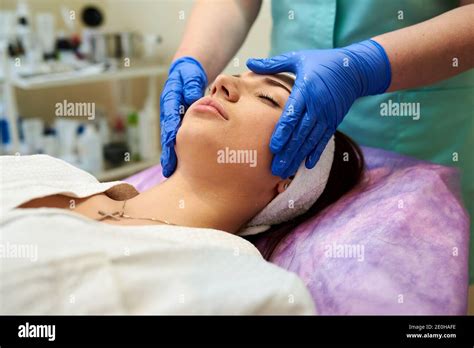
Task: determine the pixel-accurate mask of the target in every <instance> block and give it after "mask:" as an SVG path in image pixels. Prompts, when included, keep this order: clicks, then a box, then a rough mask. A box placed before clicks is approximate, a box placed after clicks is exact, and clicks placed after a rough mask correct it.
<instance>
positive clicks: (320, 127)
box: [283, 122, 327, 177]
mask: <svg viewBox="0 0 474 348" xmlns="http://www.w3.org/2000/svg"><path fill="white" fill-rule="evenodd" d="M326 129H327V126H326V124H324V123H323V122H317V123H316V125H315V126H314V127H313V129H312V130H311V132H310V134H309V135H308V137H307V138H306V139H304V141H303V142H302V143H301V146H300V147H299V148H298V150H297V152H296V155H295V156H294V158H293V161H292V162H291V163H290V165H289V166H288V169H287V170H286V171H284V172H283V176H284V177H289V176H291V175H294V174H295V173H296V171H297V170H298V168H299V167H300V165H301V163H303V161H304V160H305V158H306V157H307V156H308V155H309V154H310V153H311V151H312V150H313V149H314V148H316V146H317V145H318V143H319V142H320V140H321V138H322V137H323V136H324V133H325V131H326Z"/></svg>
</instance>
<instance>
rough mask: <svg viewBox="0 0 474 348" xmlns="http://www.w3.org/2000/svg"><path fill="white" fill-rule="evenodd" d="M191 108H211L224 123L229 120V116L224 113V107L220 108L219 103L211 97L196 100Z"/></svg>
mask: <svg viewBox="0 0 474 348" xmlns="http://www.w3.org/2000/svg"><path fill="white" fill-rule="evenodd" d="M193 106H208V107H210V108H213V109H215V110H216V111H217V113H219V115H221V117H222V118H223V119H225V120H226V121H228V120H229V115H228V114H227V112H226V111H225V109H224V107H223V106H222V104H221V103H219V102H218V101H217V100H215V99H213V98H211V97H204V98H202V99H200V100H198V101H197V102H196V103H194V104H193Z"/></svg>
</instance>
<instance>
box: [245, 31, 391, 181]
mask: <svg viewBox="0 0 474 348" xmlns="http://www.w3.org/2000/svg"><path fill="white" fill-rule="evenodd" d="M247 66H248V68H249V69H250V70H252V71H253V72H255V73H257V74H277V73H281V72H292V73H294V74H296V80H295V84H294V86H293V89H292V92H291V95H290V96H289V98H288V101H287V102H286V105H285V108H284V110H283V113H282V116H281V118H280V120H279V121H278V123H277V125H276V127H275V130H274V132H273V135H272V139H271V141H270V150H271V151H272V152H273V153H274V154H275V156H274V158H273V161H272V173H273V174H274V175H278V176H281V177H282V178H287V177H289V176H291V175H294V174H295V173H296V171H297V170H298V167H299V165H300V164H301V162H302V161H303V160H304V159H305V158H306V162H305V165H306V167H307V168H308V169H310V168H313V167H314V166H315V165H316V163H317V161H318V160H319V158H320V156H321V153H322V152H323V150H324V148H325V147H326V145H327V143H328V141H329V139H330V138H331V136H332V135H333V134H334V133H335V132H336V128H337V127H338V126H339V124H340V123H341V122H342V120H343V118H344V116H345V115H346V114H347V112H348V111H349V108H350V107H351V106H352V104H353V103H354V101H355V100H356V99H357V98H359V97H362V96H366V95H374V94H380V93H384V92H385V91H386V90H387V89H388V87H389V85H390V81H391V69H390V62H389V60H388V57H387V55H386V53H385V51H384V49H383V47H382V46H380V44H378V43H377V42H376V41H374V40H366V41H362V42H360V43H356V44H353V45H350V46H347V47H344V48H336V49H328V50H303V51H296V52H289V53H285V54H282V55H279V56H275V57H272V58H268V59H249V60H248V61H247Z"/></svg>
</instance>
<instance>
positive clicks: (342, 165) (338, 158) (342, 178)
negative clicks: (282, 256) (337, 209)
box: [244, 131, 365, 260]
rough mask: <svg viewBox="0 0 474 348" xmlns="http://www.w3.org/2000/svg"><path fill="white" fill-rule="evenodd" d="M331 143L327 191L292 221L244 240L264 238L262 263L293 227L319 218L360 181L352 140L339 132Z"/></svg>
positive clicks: (360, 156) (361, 162)
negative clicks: (333, 147) (332, 144)
mask: <svg viewBox="0 0 474 348" xmlns="http://www.w3.org/2000/svg"><path fill="white" fill-rule="evenodd" d="M334 142H335V149H334V160H333V163H332V167H331V171H330V172H329V178H328V182H327V184H326V188H325V189H324V191H323V193H322V194H321V196H320V197H319V198H318V200H317V201H316V202H315V203H314V204H313V205H312V206H311V208H309V210H308V211H307V212H306V213H304V214H302V215H300V216H297V217H296V218H294V219H293V220H290V221H286V222H283V223H281V224H279V225H274V226H272V227H271V228H270V229H269V230H268V231H265V232H263V233H260V234H257V235H251V236H246V237H244V238H245V239H247V240H248V241H250V242H251V243H253V244H255V243H256V242H258V241H259V240H260V239H262V238H266V241H265V248H264V253H263V257H264V258H265V260H269V259H270V257H271V256H272V254H273V252H274V251H275V249H276V247H277V246H278V244H280V242H282V241H283V239H284V238H285V237H286V236H287V235H288V234H289V233H290V232H291V231H292V230H293V229H294V228H295V227H297V226H298V225H299V224H301V223H303V222H305V221H306V220H308V219H309V218H312V217H314V216H316V215H317V214H319V213H320V212H321V211H323V210H324V209H325V208H326V207H328V206H329V205H330V204H332V203H334V202H336V201H337V200H338V199H339V198H341V197H342V196H343V195H344V194H345V193H347V192H348V191H350V190H351V189H352V188H353V187H354V186H356V185H357V184H358V183H359V182H360V181H361V179H362V176H363V172H364V168H365V162H364V155H363V153H362V150H361V149H360V148H359V146H358V145H357V144H356V143H355V142H354V141H353V140H352V139H351V138H349V137H348V136H347V135H345V134H344V133H341V132H339V131H336V133H335V135H334Z"/></svg>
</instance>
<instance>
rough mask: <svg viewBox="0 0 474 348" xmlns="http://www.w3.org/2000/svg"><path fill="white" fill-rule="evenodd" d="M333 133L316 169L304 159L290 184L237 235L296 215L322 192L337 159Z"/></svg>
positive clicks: (264, 227) (245, 234)
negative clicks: (310, 167) (335, 157)
mask: <svg viewBox="0 0 474 348" xmlns="http://www.w3.org/2000/svg"><path fill="white" fill-rule="evenodd" d="M334 148H335V144H334V136H332V137H331V139H329V142H328V144H327V145H326V147H325V148H324V151H323V153H322V154H321V157H320V159H319V161H318V163H317V164H316V166H315V167H314V168H313V169H307V168H306V166H305V163H304V162H305V161H303V163H301V165H300V167H299V168H298V171H297V172H296V174H295V177H294V179H293V180H292V181H291V183H290V185H289V186H288V188H287V189H286V190H285V191H283V192H282V193H280V194H278V195H277V196H276V197H275V198H274V199H273V200H272V201H271V202H270V203H268V205H267V206H266V207H265V208H263V210H262V211H260V212H259V213H258V214H257V215H256V216H254V218H253V219H252V220H250V221H249V222H248V223H247V225H246V226H245V227H244V228H242V229H241V230H240V231H239V232H237V235H239V236H248V235H251V234H257V233H260V232H264V231H266V230H268V229H269V228H270V226H271V225H276V224H279V223H282V222H285V221H289V220H291V219H294V218H295V217H297V216H299V215H301V214H304V213H305V212H307V211H308V209H309V208H310V207H311V206H312V205H313V204H314V203H315V202H316V200H317V199H318V198H319V196H321V194H322V193H323V191H324V189H325V187H326V184H327V182H328V178H329V172H330V171H331V167H332V162H333V160H334Z"/></svg>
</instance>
